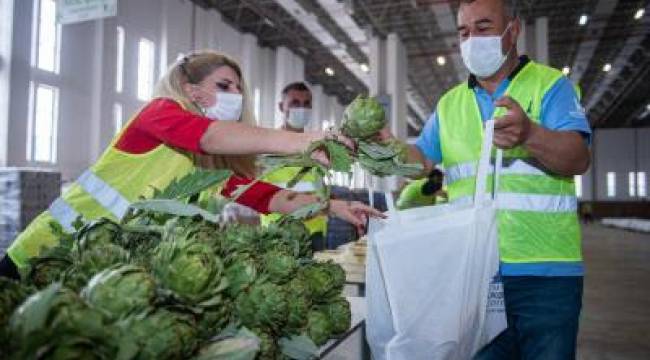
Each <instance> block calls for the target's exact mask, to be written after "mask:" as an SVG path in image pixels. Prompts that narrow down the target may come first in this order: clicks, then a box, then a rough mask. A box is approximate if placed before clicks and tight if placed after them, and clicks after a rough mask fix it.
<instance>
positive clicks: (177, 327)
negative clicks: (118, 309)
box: [116, 309, 197, 360]
mask: <svg viewBox="0 0 650 360" xmlns="http://www.w3.org/2000/svg"><path fill="white" fill-rule="evenodd" d="M116 326H117V328H118V329H119V335H118V338H117V341H118V343H119V345H120V346H119V348H120V351H119V353H118V355H117V357H116V358H117V359H133V360H165V359H183V358H186V357H187V356H188V355H190V354H192V353H193V352H194V350H195V349H196V345H197V342H196V330H195V324H194V323H193V321H192V319H191V318H189V317H187V316H184V315H181V314H178V313H174V312H171V311H167V310H164V309H157V310H149V311H146V312H143V313H140V314H136V315H132V316H130V317H128V318H125V319H123V320H121V321H120V322H118V323H117V324H116Z"/></svg>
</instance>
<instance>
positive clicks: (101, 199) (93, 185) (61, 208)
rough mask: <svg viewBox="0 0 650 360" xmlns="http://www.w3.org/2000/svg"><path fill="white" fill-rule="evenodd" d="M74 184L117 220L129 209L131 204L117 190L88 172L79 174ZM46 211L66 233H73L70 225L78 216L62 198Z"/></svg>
mask: <svg viewBox="0 0 650 360" xmlns="http://www.w3.org/2000/svg"><path fill="white" fill-rule="evenodd" d="M76 183H77V184H78V185H79V186H80V187H81V188H82V189H83V190H84V191H85V192H86V193H88V195H90V196H91V197H92V198H93V199H94V200H95V201H97V202H98V203H99V204H100V205H102V207H104V208H105V209H106V210H108V211H109V212H110V213H111V214H113V215H114V216H115V217H116V218H117V219H121V218H122V216H124V214H126V212H127V210H128V209H129V205H130V204H131V203H130V202H129V201H128V200H127V199H126V198H125V197H124V196H122V195H121V194H120V193H119V192H118V191H117V190H115V189H113V187H111V186H110V185H109V184H107V183H106V182H105V181H104V180H102V179H101V178H100V177H99V176H97V175H95V174H94V173H93V172H92V171H90V170H86V171H85V172H84V173H83V174H81V176H79V178H78V179H77V181H76ZM48 210H49V211H50V214H51V215H52V217H53V218H54V219H55V220H56V221H57V222H59V224H61V226H63V228H64V229H65V230H66V231H69V232H72V231H74V227H73V226H72V223H73V222H74V221H75V220H76V219H77V217H79V215H80V214H79V213H78V212H77V211H76V210H75V209H73V208H72V206H70V205H69V204H68V203H67V202H66V201H65V200H64V199H63V198H62V197H59V198H58V199H56V200H55V201H54V202H53V203H52V205H50V207H49V209H48Z"/></svg>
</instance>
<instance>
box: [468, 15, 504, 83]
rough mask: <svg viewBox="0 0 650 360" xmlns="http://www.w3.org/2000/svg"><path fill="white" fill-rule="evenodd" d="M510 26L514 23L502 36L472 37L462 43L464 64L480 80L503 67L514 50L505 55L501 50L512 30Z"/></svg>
mask: <svg viewBox="0 0 650 360" xmlns="http://www.w3.org/2000/svg"><path fill="white" fill-rule="evenodd" d="M510 25H512V23H510V24H508V26H507V27H506V29H505V30H504V31H503V33H502V34H501V35H495V36H470V37H469V38H468V39H467V40H465V41H463V42H461V43H460V54H461V56H462V58H463V62H464V63H465V66H466V67H467V69H468V70H469V71H470V72H471V73H472V74H474V75H476V76H478V77H479V78H483V79H484V78H488V77H490V76H492V75H494V74H495V73H496V72H497V71H499V69H500V68H501V66H503V63H505V61H506V59H507V58H508V53H510V51H511V50H512V48H511V49H510V50H508V52H506V53H505V54H504V53H503V51H502V50H501V49H502V45H501V40H502V39H503V36H504V35H505V34H506V32H508V30H509V29H510ZM513 47H514V46H513Z"/></svg>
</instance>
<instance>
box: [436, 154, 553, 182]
mask: <svg viewBox="0 0 650 360" xmlns="http://www.w3.org/2000/svg"><path fill="white" fill-rule="evenodd" d="M509 160H510V161H507V160H506V159H504V160H503V167H502V168H501V174H502V175H540V176H542V175H548V174H547V173H546V172H545V171H544V170H542V169H540V168H539V167H538V166H539V165H538V166H535V165H534V164H535V162H534V161H532V160H528V159H527V160H522V159H509ZM476 167H477V163H476V162H475V161H468V162H465V163H461V164H456V165H453V166H450V167H449V168H445V175H446V179H447V184H452V183H454V182H456V181H458V180H462V179H465V178H470V177H475V176H476ZM492 173H494V168H490V174H492Z"/></svg>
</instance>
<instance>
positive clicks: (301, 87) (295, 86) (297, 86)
mask: <svg viewBox="0 0 650 360" xmlns="http://www.w3.org/2000/svg"><path fill="white" fill-rule="evenodd" d="M291 90H295V91H311V90H309V87H307V84H305V83H304V82H302V81H298V82H293V83H291V84H289V85H287V86H285V87H284V89H282V97H285V96H287V94H288V93H289V91H291Z"/></svg>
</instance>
